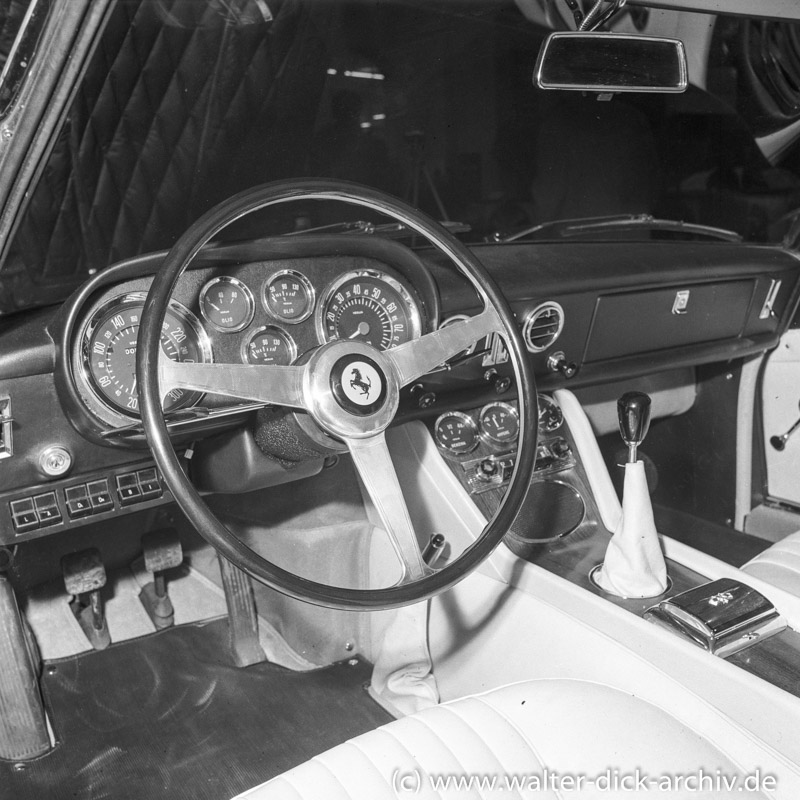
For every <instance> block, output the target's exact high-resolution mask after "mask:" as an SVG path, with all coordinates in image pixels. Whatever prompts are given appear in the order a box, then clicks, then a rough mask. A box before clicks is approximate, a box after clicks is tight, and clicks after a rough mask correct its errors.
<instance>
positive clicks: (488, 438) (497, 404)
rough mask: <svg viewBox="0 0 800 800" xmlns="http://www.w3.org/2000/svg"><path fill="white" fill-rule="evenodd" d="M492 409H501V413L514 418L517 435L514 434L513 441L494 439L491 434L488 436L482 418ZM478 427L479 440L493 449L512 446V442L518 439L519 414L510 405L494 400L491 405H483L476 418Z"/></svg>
mask: <svg viewBox="0 0 800 800" xmlns="http://www.w3.org/2000/svg"><path fill="white" fill-rule="evenodd" d="M494 408H502V409H503V411H506V412H508V413H509V414H510V415H511V416H512V417H513V418H514V420H515V421H516V423H517V433H516V435H515V436H514V438H513V439H497V438H496V437H494V436H492V434H490V433H489V432H488V431H487V430H486V427H485V423H484V418H485V417H486V416H487V415H488V414H489V413H490V412H491V411H492V409H494ZM478 427H479V429H480V436H481V439H483V440H484V441H485V442H486V443H487V444H490V445H492V446H493V447H497V446H498V445H499V446H504V445H513V444H514V442H516V441H517V439H519V412H518V411H517V409H516V408H514V406H512V405H511V404H510V403H504V402H502V401H500V400H496V401H495V402H493V403H489V404H488V405H485V406H484V407H483V408H482V409H481V413H480V415H479V416H478Z"/></svg>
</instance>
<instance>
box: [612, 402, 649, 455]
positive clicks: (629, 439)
mask: <svg viewBox="0 0 800 800" xmlns="http://www.w3.org/2000/svg"><path fill="white" fill-rule="evenodd" d="M617 416H618V417H619V432H620V434H621V436H622V441H623V442H625V444H626V445H627V446H628V463H629V464H635V463H636V462H637V461H638V458H637V453H636V451H637V449H638V448H639V445H640V444H641V443H642V442H643V441H644V437H645V436H647V431H648V430H649V429H650V398H649V396H648V395H646V394H645V393H644V392H626V393H625V394H624V395H622V397H620V399H619V400H617Z"/></svg>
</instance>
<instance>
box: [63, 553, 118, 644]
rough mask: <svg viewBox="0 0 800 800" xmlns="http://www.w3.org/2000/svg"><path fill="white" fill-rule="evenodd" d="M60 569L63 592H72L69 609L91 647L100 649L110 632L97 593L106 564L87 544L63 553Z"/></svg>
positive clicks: (109, 637)
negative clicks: (68, 552)
mask: <svg viewBox="0 0 800 800" xmlns="http://www.w3.org/2000/svg"><path fill="white" fill-rule="evenodd" d="M61 570H62V572H63V574H64V586H65V587H66V590H67V594H71V595H72V596H73V599H72V602H70V604H69V605H70V608H71V609H72V613H73V614H74V615H75V618H76V619H77V620H78V623H79V625H80V626H81V629H82V630H83V632H84V634H86V638H87V639H88V640H89V643H90V644H91V645H92V647H94V649H95V650H104V649H105V648H106V647H108V646H109V645H110V644H111V636H110V634H109V632H108V626H107V625H106V615H105V608H104V606H103V598H102V596H101V595H100V590H101V589H102V588H103V587H104V586H105V585H106V568H105V567H104V566H103V562H102V561H101V560H100V552H99V551H98V550H97V549H96V548H94V547H91V548H89V549H87V550H81V551H80V552H78V553H71V554H70V555H67V556H64V557H63V558H62V559H61Z"/></svg>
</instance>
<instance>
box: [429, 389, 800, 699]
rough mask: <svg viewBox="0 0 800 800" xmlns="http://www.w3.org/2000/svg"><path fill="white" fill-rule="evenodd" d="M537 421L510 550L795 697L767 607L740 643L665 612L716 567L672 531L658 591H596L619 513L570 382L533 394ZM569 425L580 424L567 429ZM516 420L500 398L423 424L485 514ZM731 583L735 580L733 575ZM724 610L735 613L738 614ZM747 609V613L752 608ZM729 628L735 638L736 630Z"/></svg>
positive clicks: (502, 479)
mask: <svg viewBox="0 0 800 800" xmlns="http://www.w3.org/2000/svg"><path fill="white" fill-rule="evenodd" d="M565 405H566V409H565V407H564V406H565ZM565 410H567V411H569V412H570V413H565ZM576 412H577V413H576ZM538 422H539V446H538V450H537V455H536V463H535V468H534V472H533V477H532V480H531V484H530V486H529V489H528V493H527V496H526V499H525V502H524V504H523V506H522V509H521V510H520V513H519V515H518V517H517V519H516V521H515V523H514V525H513V526H512V529H511V530H510V531H509V533H508V534H507V535H506V537H505V539H504V544H505V546H506V547H507V548H508V549H509V550H510V551H511V552H513V554H514V555H516V556H517V557H519V558H522V559H524V560H525V561H528V562H530V563H533V564H536V565H537V566H539V567H541V568H543V569H545V570H547V571H548V572H551V573H554V574H555V575H558V576H559V577H561V578H564V579H566V580H568V581H569V582H570V583H573V584H575V585H577V586H580V587H581V588H583V589H585V590H586V591H588V592H591V593H592V594H594V595H596V596H599V597H602V598H603V599H604V600H605V601H607V602H609V603H613V604H614V605H616V606H618V607H621V608H623V609H625V610H626V611H629V612H631V613H633V614H636V615H637V616H640V617H645V618H647V619H649V620H650V621H652V622H657V623H659V624H660V625H661V626H663V627H668V628H670V629H671V630H673V632H676V633H678V634H679V635H681V631H682V629H683V630H685V631H688V633H687V634H686V638H687V640H691V641H693V642H694V643H695V644H697V645H699V646H701V647H704V648H705V649H707V650H709V652H712V653H716V654H717V655H722V656H724V657H726V659H727V660H728V661H729V662H730V663H734V664H737V666H739V667H741V668H743V669H745V670H747V671H748V672H751V673H753V674H755V675H758V676H759V677H761V678H764V679H765V680H767V681H769V682H771V683H773V684H775V685H777V686H779V687H780V688H782V689H785V690H786V691H789V692H791V693H792V694H794V695H796V696H798V697H800V683H798V681H797V670H796V663H797V660H798V657H800V634H798V633H796V632H795V631H794V630H792V629H791V627H786V626H785V625H784V624H777V623H775V621H774V620H775V618H776V616H777V612H776V611H774V609H773V610H772V611H770V613H769V614H768V615H767V617H768V618H769V619H768V621H769V623H770V624H769V626H768V627H767V628H766V629H765V630H764V631H763V632H762V633H759V632H758V631H757V630H756V629H755V628H754V629H752V630H751V629H750V628H748V630H746V631H745V630H744V629H743V631H744V635H746V636H747V637H750V641H748V642H747V643H746V644H747V649H742V648H741V647H740V646H739V645H738V644H737V645H736V646H728V645H727V644H726V646H724V647H722V646H720V642H722V641H723V640H725V641H726V642H728V643H729V639H728V638H727V637H729V636H731V635H735V633H736V632H735V631H734V632H733V634H731V626H730V625H728V626H726V627H725V630H724V631H723V630H722V628H720V630H719V631H717V630H716V628H714V626H710V627H709V630H711V629H712V628H714V629H713V630H712V633H710V634H708V635H705V631H704V627H703V624H701V623H702V622H703V620H702V619H700V622H697V621H695V620H690V621H688V622H687V621H686V619H688V617H687V615H684V617H685V619H684V620H683V621H682V622H679V623H677V624H676V623H674V622H673V618H672V617H669V612H670V609H671V608H672V607H673V606H675V607H677V606H679V605H680V604H681V603H682V600H681V598H680V596H681V595H683V596H688V597H689V598H690V599H691V598H692V597H694V595H695V594H698V595H700V594H702V595H703V596H704V597H705V594H704V591H703V587H705V586H707V585H709V586H710V585H712V583H711V582H713V581H715V580H719V579H720V577H721V576H720V575H718V574H715V573H714V572H713V571H706V570H703V571H701V569H700V568H697V569H696V568H693V567H695V566H697V567H700V566H702V565H701V563H699V562H698V563H697V564H696V563H695V561H694V560H692V559H683V558H681V559H678V558H676V557H675V552H676V547H675V544H676V543H675V542H673V541H672V540H669V539H667V538H665V537H662V546H663V549H664V550H665V552H666V555H667V559H666V563H667V569H668V574H669V586H668V588H667V589H666V591H665V592H664V593H663V594H661V595H658V596H655V597H646V598H626V597H618V596H616V595H613V594H610V593H608V592H605V591H603V589H601V588H600V587H598V586H597V585H596V584H595V583H594V582H593V581H592V580H591V579H590V573H591V572H592V570H593V569H594V568H596V567H597V566H598V565H600V564H602V563H603V560H604V557H605V554H606V549H607V548H608V544H609V541H610V539H611V537H612V530H613V529H614V528H615V527H616V525H617V522H618V521H619V515H620V506H619V501H618V500H617V498H616V495H615V493H614V492H613V489H612V488H611V481H610V478H609V477H608V473H607V471H606V468H605V465H604V464H603V462H602V459H601V458H600V457H599V453H598V455H597V459H596V460H595V461H592V460H591V459H592V457H593V456H592V452H591V449H592V448H590V447H587V442H589V443H590V444H592V445H594V447H595V448H596V441H595V439H594V435H593V434H592V432H591V428H590V427H589V424H588V420H586V417H585V414H583V412H582V410H581V409H580V405H579V404H578V402H577V400H576V399H575V397H574V395H572V394H571V393H569V392H557V393H556V394H555V395H554V396H549V395H539V421H538ZM573 425H579V426H581V425H582V426H584V427H583V428H581V429H580V430H577V431H573V429H572V427H573ZM518 429H519V422H518V412H517V408H516V405H515V404H514V403H508V402H502V403H500V402H494V403H489V404H488V405H484V406H480V407H476V408H469V409H464V410H460V411H455V412H446V413H444V414H442V415H441V416H439V417H438V418H437V419H436V420H435V421H434V422H433V423H432V424H430V425H429V426H428V431H429V433H430V435H431V437H432V439H433V440H434V441H435V443H436V448H437V451H438V454H439V455H440V456H441V459H442V461H443V462H444V463H445V464H446V465H447V468H448V469H449V471H450V472H451V474H452V475H453V476H454V477H455V478H456V479H457V481H458V483H459V485H460V486H461V488H462V489H463V491H464V492H465V493H466V494H467V495H468V496H469V498H470V500H471V504H472V505H474V506H475V507H476V508H477V509H478V510H479V511H480V514H481V516H482V518H483V519H485V520H489V519H491V517H492V516H493V514H494V513H495V511H496V510H497V508H498V506H499V505H500V503H501V501H502V498H503V494H504V491H505V487H506V485H507V483H508V480H509V477H510V474H511V471H512V470H513V467H514V463H515V458H516V438H517V433H518ZM587 462H588V463H587ZM609 495H611V496H609ZM682 547H683V549H684V550H685V551H689V550H690V548H686V547H685V546H682ZM670 556H672V557H670ZM710 561H715V560H714V559H710ZM700 562H702V558H701V559H700ZM731 569H732V570H733V571H735V572H738V571H737V570H734V568H731ZM741 578H744V579H747V578H748V576H746V575H744V574H743V573H742V574H741V575H739V576H738V577H737V580H738V579H741ZM739 585H743V584H742V583H741V580H739ZM744 585H745V588H746V589H747V588H749V587H747V586H746V584H744ZM758 588H760V589H761V593H759V592H752V590H751V591H743V592H742V594H743V595H744V596H746V597H747V598H752V597H758V598H759V600H760V602H762V603H763V600H762V598H763V594H764V587H761V586H760V587H758ZM737 591H738V589H737ZM684 593H687V594H684ZM733 594H734V595H735V594H736V592H733ZM718 595H721V596H722V599H720V597H718ZM709 598H710V599H711V600H713V601H714V602H720V603H726V602H727V601H728V598H727V594H726V593H724V592H722V593H720V592H717V591H714V592H712V593H711V594H710V595H709ZM673 601H676V602H673ZM767 602H768V601H767ZM770 605H771V604H770ZM762 610H763V609H762ZM778 610H780V609H778ZM728 616H730V617H731V618H733V617H737V614H734V613H731V614H729V615H728ZM745 616H747V617H748V621H749V620H750V618H751V617H752V614H749V613H748V614H747V615H745ZM665 620H666V621H665ZM748 624H749V622H748ZM718 627H719V626H718ZM698 630H700V633H699V634H698V633H697V631H698ZM735 638H736V639H737V641H738V638H741V637H736V636H735Z"/></svg>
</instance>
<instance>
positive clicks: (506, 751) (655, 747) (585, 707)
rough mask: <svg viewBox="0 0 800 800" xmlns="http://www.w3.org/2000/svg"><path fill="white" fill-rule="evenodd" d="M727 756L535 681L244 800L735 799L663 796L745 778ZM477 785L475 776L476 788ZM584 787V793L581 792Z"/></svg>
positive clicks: (633, 702) (605, 691)
mask: <svg viewBox="0 0 800 800" xmlns="http://www.w3.org/2000/svg"><path fill="white" fill-rule="evenodd" d="M721 730H722V731H723V733H722V734H721V735H720V736H719V738H720V739H722V740H724V739H725V735H724V726H723V728H722V729H721ZM723 747H724V741H723V743H722V744H720V743H719V742H717V743H716V744H713V743H711V742H709V741H706V740H705V739H704V738H702V737H701V736H700V735H699V733H697V732H696V731H694V730H692V729H691V728H689V727H687V726H686V725H685V724H683V723H682V722H680V721H679V720H677V719H676V718H675V717H674V716H672V715H671V714H669V713H668V712H666V711H664V710H663V709H660V708H658V707H656V706H654V705H652V704H650V703H648V702H645V701H644V700H641V699H639V698H637V697H634V696H633V695H631V694H629V693H625V692H622V691H620V690H618V689H614V688H610V687H608V686H604V685H601V684H596V683H590V682H585V681H577V680H538V681H527V682H524V683H519V684H514V685H510V686H506V687H503V688H501V689H497V690H494V691H491V692H489V693H487V694H484V695H479V696H474V697H468V698H464V699H461V700H457V701H454V702H451V703H447V704H444V705H440V706H436V707H434V708H431V709H427V710H425V711H423V712H421V713H418V714H414V715H412V716H409V717H405V718H403V719H400V720H397V721H395V722H392V723H390V724H388V725H385V726H383V727H382V728H378V729H377V730H375V731H371V732H369V733H366V734H364V735H362V736H359V737H357V738H355V739H352V740H350V741H349V742H346V743H345V744H342V745H339V746H338V747H334V748H333V749H331V750H329V751H327V752H326V753H323V754H322V755H319V756H317V757H316V758H313V759H311V760H310V761H307V762H306V763H304V764H301V765H300V766H298V767H296V768H294V769H292V770H289V771H288V772H286V773H284V774H283V775H280V776H278V777H277V778H274V779H273V780H271V781H268V782H267V783H264V784H262V785H261V786H258V787H256V788H254V789H251V790H250V791H248V792H245V793H244V794H242V795H239V798H247V799H248V800H306V799H307V798H320V799H321V800H322V799H324V800H353V799H354V798H363V800H399V799H401V798H402V797H403V796H404V795H407V796H408V797H409V800H411V798H412V797H414V796H417V797H421V798H427V799H430V798H458V799H459V800H462V798H504V799H505V800H510V799H511V798H528V797H536V798H561V797H565V796H570V797H572V796H576V797H580V798H582V800H583V799H584V798H603V800H607V798H609V797H625V798H628V797H631V798H633V797H640V798H645V797H646V798H653V797H658V796H669V797H670V798H683V797H686V798H693V800H696V798H698V797H705V798H709V797H719V798H722V797H729V796H731V792H728V791H721V790H717V789H715V788H714V787H712V786H710V785H708V784H707V785H706V788H707V789H710V790H708V791H698V786H694V787H692V786H690V785H688V784H687V786H685V787H681V789H682V790H678V791H673V792H672V793H669V792H667V793H665V794H662V793H661V791H660V790H659V784H658V783H656V781H657V780H658V779H662V780H663V777H664V776H667V777H670V778H671V779H673V780H674V778H675V776H679V775H682V776H688V779H689V780H690V781H691V776H697V777H698V778H699V776H700V775H701V774H702V775H708V776H714V775H717V774H721V775H725V776H729V777H730V778H731V779H733V776H739V778H738V779H739V780H743V779H744V777H745V768H743V767H742V766H741V765H736V764H734V763H733V762H732V761H731V759H730V758H729V757H728V756H727V755H726V754H725V752H724V751H723ZM749 766H752V765H749ZM717 771H719V772H717ZM447 776H454V779H455V780H458V779H459V778H460V779H461V781H462V783H461V785H460V787H457V786H456V785H455V784H453V783H451V784H450V788H449V790H446V789H444V788H443V787H442V785H441V783H440V784H439V786H438V788H437V787H436V786H434V781H435V780H436V778H437V777H439V778H442V779H447ZM471 776H477V777H475V778H472V780H473V782H472V784H471V785H468V784H469V781H470V777H471ZM512 776H517V777H518V782H517V785H516V786H514V785H513V783H512V781H513V780H514V778H513V777H512ZM580 776H583V779H582V780H581V782H580V784H579V783H578V779H579V778H580ZM623 776H625V778H626V780H627V781H628V782H627V784H625V783H621V781H622V779H623ZM615 780H616V781H617V782H618V783H617V789H616V791H615V790H614V783H613V782H614V781H615ZM636 780H639V784H638V788H639V791H637V790H636V788H637V787H636V784H635V781H636ZM642 780H647V781H648V783H647V785H645V784H643V783H642V782H641V781H642ZM709 780H711V778H709ZM492 781H495V783H494V789H492V788H491V785H490V784H491V782H492ZM672 787H673V788H674V787H675V784H674V783H673V784H672ZM663 788H665V787H664V785H663V783H662V784H661V789H663ZM700 788H703V787H702V785H701V786H700ZM542 789H545V790H542ZM576 789H580V790H581V791H579V792H577V794H573V793H572V792H573V791H574V790H576ZM741 789H742V784H740V785H739V788H738V789H733V793H734V796H736V797H737V798H754V797H766V795H764V794H761V793H760V792H755V791H746V790H744V791H743V790H741Z"/></svg>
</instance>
